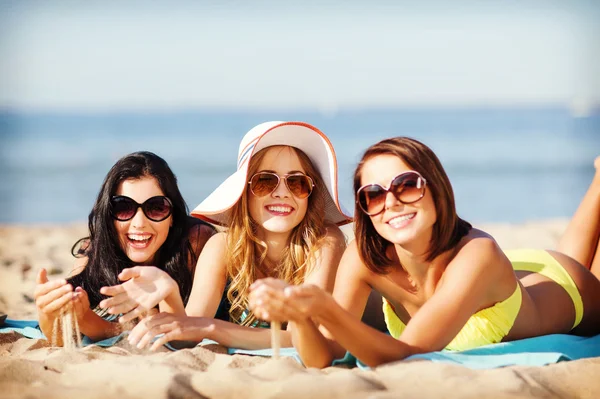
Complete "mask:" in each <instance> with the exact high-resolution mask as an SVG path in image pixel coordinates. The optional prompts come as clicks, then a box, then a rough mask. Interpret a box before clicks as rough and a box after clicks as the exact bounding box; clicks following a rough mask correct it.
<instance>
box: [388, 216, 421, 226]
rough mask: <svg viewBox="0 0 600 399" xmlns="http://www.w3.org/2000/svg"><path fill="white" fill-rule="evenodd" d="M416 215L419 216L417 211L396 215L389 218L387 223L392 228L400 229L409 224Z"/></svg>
mask: <svg viewBox="0 0 600 399" xmlns="http://www.w3.org/2000/svg"><path fill="white" fill-rule="evenodd" d="M415 216H417V213H416V212H413V213H407V214H405V215H399V216H395V217H393V218H391V219H390V220H388V221H387V224H388V225H390V226H391V227H392V228H395V229H400V228H402V227H404V226H406V225H408V224H409V223H410V222H411V221H412V220H413V219H414V218H415Z"/></svg>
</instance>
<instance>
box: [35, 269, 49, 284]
mask: <svg viewBox="0 0 600 399" xmlns="http://www.w3.org/2000/svg"><path fill="white" fill-rule="evenodd" d="M35 282H36V283H37V284H45V283H47V282H48V273H47V272H46V269H44V268H43V267H42V268H41V269H40V271H38V274H37V277H36V279H35Z"/></svg>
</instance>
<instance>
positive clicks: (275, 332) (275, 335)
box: [271, 321, 281, 360]
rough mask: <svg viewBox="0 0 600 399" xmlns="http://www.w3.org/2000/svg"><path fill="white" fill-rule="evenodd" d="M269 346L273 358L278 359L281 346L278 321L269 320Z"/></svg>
mask: <svg viewBox="0 0 600 399" xmlns="http://www.w3.org/2000/svg"><path fill="white" fill-rule="evenodd" d="M271 348H272V349H273V359H275V360H277V359H279V348H281V323H280V322H279V321H272V322H271Z"/></svg>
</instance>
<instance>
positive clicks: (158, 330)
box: [137, 323, 175, 349]
mask: <svg viewBox="0 0 600 399" xmlns="http://www.w3.org/2000/svg"><path fill="white" fill-rule="evenodd" d="M174 328H175V323H169V324H161V325H159V326H155V327H152V328H151V329H150V330H148V332H147V333H146V334H145V335H144V336H143V337H142V339H141V340H140V342H138V344H137V348H138V349H142V348H145V347H146V346H147V345H148V344H149V343H150V342H151V341H152V339H154V337H156V336H157V335H160V334H164V333H167V332H172V330H173V329H174Z"/></svg>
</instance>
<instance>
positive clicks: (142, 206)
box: [110, 195, 173, 222]
mask: <svg viewBox="0 0 600 399" xmlns="http://www.w3.org/2000/svg"><path fill="white" fill-rule="evenodd" d="M118 198H125V199H126V200H127V201H130V202H132V203H134V204H135V205H136V207H135V211H134V212H133V215H132V216H131V217H130V218H128V219H119V218H118V217H117V215H116V214H115V213H114V212H113V201H114V200H115V199H118ZM155 198H162V199H163V200H167V202H168V203H169V213H167V216H165V217H164V218H162V219H152V218H151V217H150V216H148V214H147V213H146V209H145V208H144V205H146V204H147V203H148V201H150V200H153V199H155ZM140 208H142V213H143V214H144V216H145V217H146V219H148V220H150V221H152V222H162V221H163V220H165V219H167V218H168V217H169V216H171V215H172V214H173V203H172V202H171V200H170V199H169V197H167V196H165V195H155V196H154V197H150V198H148V199H147V200H146V201H144V202H143V203H141V204H140V203H138V202H137V201H136V200H134V199H133V198H131V197H128V196H126V195H114V196H113V197H112V198H111V199H110V214H111V216H112V217H113V219H115V220H118V221H119V222H127V221H128V220H131V219H133V218H134V217H135V215H137V211H138V209H140Z"/></svg>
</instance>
